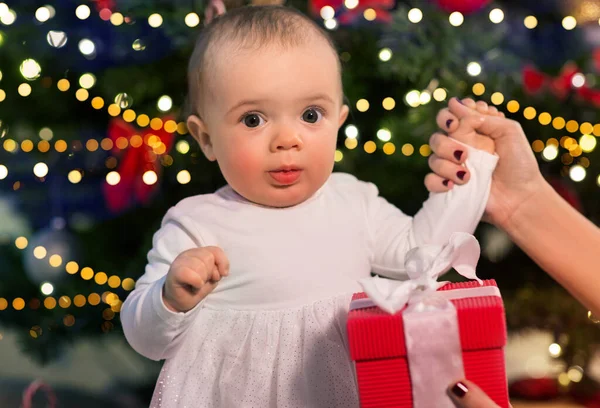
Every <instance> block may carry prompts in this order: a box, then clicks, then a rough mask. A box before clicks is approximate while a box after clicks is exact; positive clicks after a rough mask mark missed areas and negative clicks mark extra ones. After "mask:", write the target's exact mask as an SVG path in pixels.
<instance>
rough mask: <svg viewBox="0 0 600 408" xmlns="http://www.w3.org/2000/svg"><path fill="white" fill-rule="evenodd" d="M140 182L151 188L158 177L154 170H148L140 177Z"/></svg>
mask: <svg viewBox="0 0 600 408" xmlns="http://www.w3.org/2000/svg"><path fill="white" fill-rule="evenodd" d="M142 181H143V182H144V183H145V184H147V185H149V186H151V185H153V184H156V182H157V181H158V175H157V174H156V172H154V170H148V171H146V172H145V173H144V174H143V175H142Z"/></svg>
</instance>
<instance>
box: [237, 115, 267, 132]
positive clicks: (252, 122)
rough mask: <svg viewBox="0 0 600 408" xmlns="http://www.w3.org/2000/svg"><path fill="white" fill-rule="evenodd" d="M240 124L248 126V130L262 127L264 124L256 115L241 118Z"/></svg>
mask: <svg viewBox="0 0 600 408" xmlns="http://www.w3.org/2000/svg"><path fill="white" fill-rule="evenodd" d="M242 122H244V125H246V126H248V127H249V128H255V127H258V126H260V125H262V124H263V123H264V120H263V118H261V117H260V116H259V115H257V114H256V113H251V114H249V115H246V116H244V117H243V118H242Z"/></svg>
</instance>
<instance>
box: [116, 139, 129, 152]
mask: <svg viewBox="0 0 600 408" xmlns="http://www.w3.org/2000/svg"><path fill="white" fill-rule="evenodd" d="M115 145H116V146H117V148H118V149H121V150H124V149H127V146H129V142H128V141H127V139H126V138H125V137H123V136H121V137H119V138H118V139H117V141H116V142H115Z"/></svg>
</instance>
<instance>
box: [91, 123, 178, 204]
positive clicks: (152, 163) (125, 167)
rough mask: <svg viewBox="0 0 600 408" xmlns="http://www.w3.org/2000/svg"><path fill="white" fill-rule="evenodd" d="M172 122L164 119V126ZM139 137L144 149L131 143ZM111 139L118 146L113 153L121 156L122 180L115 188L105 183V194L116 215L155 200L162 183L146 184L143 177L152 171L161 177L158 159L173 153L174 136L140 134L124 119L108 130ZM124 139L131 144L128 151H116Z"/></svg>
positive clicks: (111, 124) (163, 132)
mask: <svg viewBox="0 0 600 408" xmlns="http://www.w3.org/2000/svg"><path fill="white" fill-rule="evenodd" d="M168 120H172V119H171V118H164V119H163V122H166V121H168ZM136 135H139V136H140V137H141V140H142V143H141V145H138V144H137V143H135V144H134V145H133V146H132V143H131V141H132V140H131V139H132V138H133V137H134V136H136ZM108 136H109V137H110V139H111V140H112V141H113V143H114V144H115V148H114V149H113V153H116V155H118V154H120V155H121V157H120V160H119V162H120V163H119V167H118V168H117V172H118V173H119V175H120V176H121V180H120V181H119V183H117V184H116V185H114V186H113V185H110V184H108V183H107V182H106V181H105V182H104V185H103V190H104V199H105V201H106V205H107V206H108V208H109V209H110V210H111V211H113V212H115V213H116V212H121V211H124V210H126V209H128V208H130V207H132V206H133V205H135V204H145V203H147V202H148V201H149V200H150V198H151V197H152V193H154V192H155V191H156V189H157V187H158V183H154V184H151V185H148V184H146V183H144V181H143V178H142V177H143V175H144V173H145V172H146V171H148V170H152V171H154V172H155V173H156V175H157V176H159V175H160V173H161V171H160V170H161V166H160V165H159V163H158V156H160V155H161V154H165V153H168V152H169V151H170V150H171V146H172V145H173V139H174V135H173V133H169V132H167V131H166V130H165V129H164V127H161V128H160V129H159V130H157V131H155V130H152V129H151V128H148V129H146V130H143V131H139V130H138V129H136V128H134V127H133V126H131V125H130V124H129V123H127V122H125V121H124V120H123V119H120V118H118V119H113V120H111V122H110V124H109V127H108ZM152 136H155V137H152ZM120 138H124V139H126V140H127V142H128V147H127V148H126V149H125V150H120V149H119V148H118V147H116V145H117V141H118V139H120ZM138 141H139V139H138ZM163 145H164V146H163Z"/></svg>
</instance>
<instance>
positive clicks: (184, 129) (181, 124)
mask: <svg viewBox="0 0 600 408" xmlns="http://www.w3.org/2000/svg"><path fill="white" fill-rule="evenodd" d="M187 132H188V128H187V125H186V124H185V123H184V122H179V123H178V124H177V133H179V134H180V135H185V134H187Z"/></svg>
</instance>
